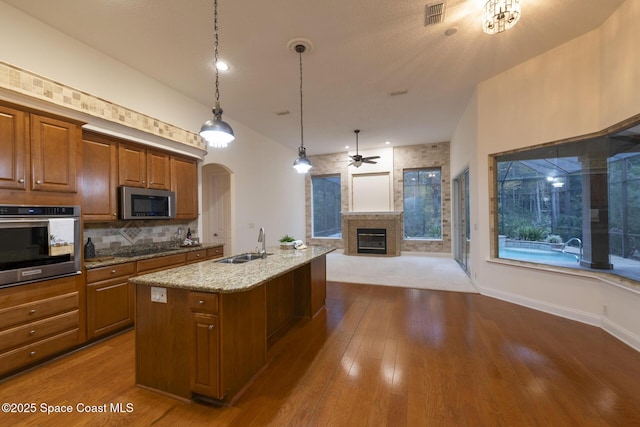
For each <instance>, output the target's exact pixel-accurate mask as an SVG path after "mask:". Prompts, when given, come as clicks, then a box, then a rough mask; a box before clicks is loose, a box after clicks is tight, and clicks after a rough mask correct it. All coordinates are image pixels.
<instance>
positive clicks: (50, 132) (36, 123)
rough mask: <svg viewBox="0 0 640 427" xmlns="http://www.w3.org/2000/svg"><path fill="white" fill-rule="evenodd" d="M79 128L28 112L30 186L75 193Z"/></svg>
mask: <svg viewBox="0 0 640 427" xmlns="http://www.w3.org/2000/svg"><path fill="white" fill-rule="evenodd" d="M80 133H81V131H80V127H79V126H78V125H76V124H73V123H68V122H64V121H62V120H57V119H53V118H50V117H44V116H39V115H37V114H31V189H32V190H36V191H57V192H66V193H75V192H76V191H77V184H76V170H77V169H76V163H77V155H78V142H79V140H80Z"/></svg>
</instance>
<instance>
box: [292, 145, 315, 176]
mask: <svg viewBox="0 0 640 427" xmlns="http://www.w3.org/2000/svg"><path fill="white" fill-rule="evenodd" d="M293 167H294V168H295V170H297V171H298V173H307V172H309V169H311V167H312V165H311V161H309V159H307V153H306V149H305V148H304V147H302V146H301V147H299V148H298V158H297V159H296V160H295V162H293Z"/></svg>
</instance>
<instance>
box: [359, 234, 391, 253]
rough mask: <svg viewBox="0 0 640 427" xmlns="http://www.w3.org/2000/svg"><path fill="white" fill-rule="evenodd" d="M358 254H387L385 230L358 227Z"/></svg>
mask: <svg viewBox="0 0 640 427" xmlns="http://www.w3.org/2000/svg"><path fill="white" fill-rule="evenodd" d="M356 234H357V236H358V253H359V254H378V255H386V254H387V230H386V229H384V228H358V229H357V233H356Z"/></svg>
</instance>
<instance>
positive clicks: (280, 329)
mask: <svg viewBox="0 0 640 427" xmlns="http://www.w3.org/2000/svg"><path fill="white" fill-rule="evenodd" d="M332 250H333V248H329V247H321V246H310V247H308V248H306V249H304V250H289V249H287V250H282V249H279V248H269V249H268V253H269V255H268V256H267V257H266V258H260V259H254V260H251V261H247V262H244V263H238V264H236V263H227V262H224V259H223V260H213V261H203V262H197V263H194V264H190V265H186V266H182V267H177V268H173V269H170V270H165V271H161V272H156V273H151V274H145V275H142V276H136V277H132V278H130V279H129V281H130V282H131V283H133V284H135V286H136V314H135V323H136V382H137V384H138V385H139V386H141V387H144V388H148V389H152V390H155V391H159V392H161V393H164V394H168V395H172V396H174V397H178V398H182V399H187V400H189V399H192V398H205V399H210V400H213V401H217V402H229V401H231V400H232V399H233V398H234V397H235V396H237V394H238V393H239V392H240V391H241V390H242V389H243V388H244V387H245V386H246V385H247V384H248V383H249V382H250V381H251V379H252V378H253V377H254V376H255V375H256V374H257V373H258V372H259V371H260V370H261V369H262V368H263V367H264V365H265V364H266V359H267V349H268V348H269V346H270V345H272V344H273V343H274V342H275V341H276V340H277V339H278V338H280V337H281V336H283V335H284V334H285V333H286V332H287V331H288V330H289V329H290V327H291V326H292V325H293V324H295V322H296V321H297V320H298V319H300V318H302V317H312V316H314V315H315V314H317V313H318V312H319V311H321V310H322V309H323V308H324V303H325V302H324V300H325V295H326V254H327V253H329V252H331V251H332ZM220 261H222V262H220Z"/></svg>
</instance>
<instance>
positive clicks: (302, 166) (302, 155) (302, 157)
mask: <svg viewBox="0 0 640 427" xmlns="http://www.w3.org/2000/svg"><path fill="white" fill-rule="evenodd" d="M305 42H306V41H305ZM307 44H308V43H304V42H302V41H301V42H299V43H295V45H294V49H295V51H296V52H297V53H298V57H299V58H300V147H298V158H297V159H296V160H295V162H293V167H294V168H295V170H297V171H298V173H307V172H309V169H311V161H309V159H307V151H306V149H305V148H304V126H303V121H302V118H303V115H302V54H303V53H304V52H305V51H306V50H307ZM290 46H291V44H290Z"/></svg>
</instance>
